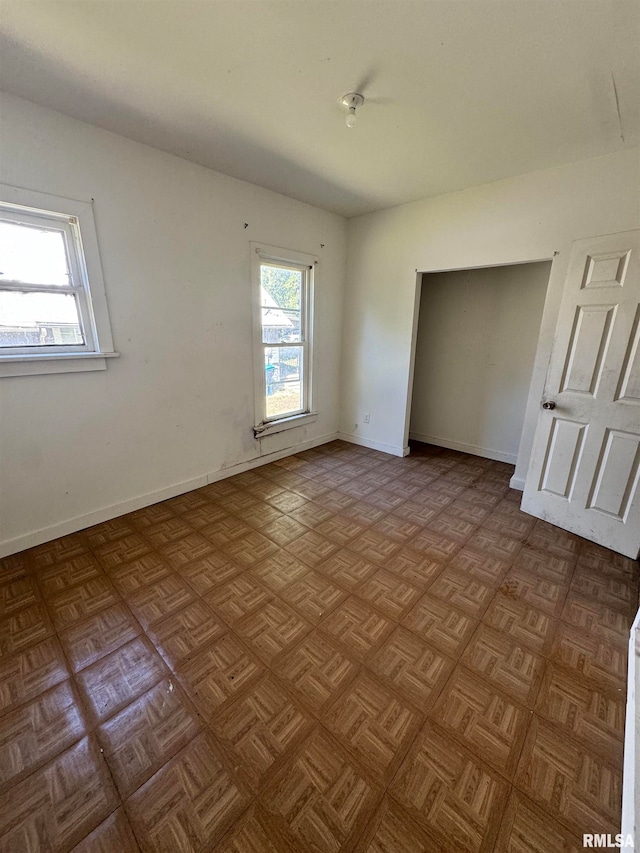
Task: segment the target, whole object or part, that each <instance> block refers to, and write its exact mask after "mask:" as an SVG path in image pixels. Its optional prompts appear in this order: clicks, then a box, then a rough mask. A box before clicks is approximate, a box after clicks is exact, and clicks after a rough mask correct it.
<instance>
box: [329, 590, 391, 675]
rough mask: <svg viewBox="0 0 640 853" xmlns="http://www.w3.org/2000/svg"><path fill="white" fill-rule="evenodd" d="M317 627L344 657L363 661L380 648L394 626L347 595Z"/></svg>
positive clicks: (366, 605)
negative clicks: (346, 655)
mask: <svg viewBox="0 0 640 853" xmlns="http://www.w3.org/2000/svg"><path fill="white" fill-rule="evenodd" d="M320 628H321V630H322V631H323V632H325V633H326V634H327V635H328V636H329V638H330V639H332V640H333V641H334V642H336V643H338V644H339V645H340V646H342V648H343V649H344V650H345V651H346V653H347V654H348V655H350V656H352V657H354V658H356V659H357V660H363V659H364V658H365V657H367V655H368V654H369V653H370V652H371V651H372V649H375V648H377V647H378V646H379V645H381V643H382V641H383V640H384V638H385V637H386V636H387V635H388V634H390V633H391V631H392V630H393V628H394V624H393V622H391V621H390V620H389V619H386V618H385V617H384V616H382V615H381V614H380V613H378V611H377V610H374V608H373V607H371V606H370V605H368V604H366V603H365V602H364V601H360V599H358V598H355V597H354V596H351V597H350V598H348V599H347V600H346V601H345V602H343V603H342V604H341V605H339V606H338V607H337V608H336V609H335V610H334V611H333V612H332V613H330V614H329V616H327V618H326V619H324V620H323V621H322V622H321V624H320Z"/></svg>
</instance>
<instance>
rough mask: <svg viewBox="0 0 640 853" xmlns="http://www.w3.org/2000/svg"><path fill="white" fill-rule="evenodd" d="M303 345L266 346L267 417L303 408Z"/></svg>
mask: <svg viewBox="0 0 640 853" xmlns="http://www.w3.org/2000/svg"><path fill="white" fill-rule="evenodd" d="M302 365H303V349H302V347H266V348H265V351H264V371H265V382H266V387H267V407H266V408H267V417H268V418H275V417H282V416H284V415H287V414H291V413H292V412H299V411H300V409H302V397H303V395H302Z"/></svg>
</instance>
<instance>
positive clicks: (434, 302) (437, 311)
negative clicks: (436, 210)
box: [409, 260, 551, 465]
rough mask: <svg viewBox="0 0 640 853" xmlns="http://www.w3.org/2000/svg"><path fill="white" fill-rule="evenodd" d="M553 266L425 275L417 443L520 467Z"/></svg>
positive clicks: (415, 388) (412, 435)
mask: <svg viewBox="0 0 640 853" xmlns="http://www.w3.org/2000/svg"><path fill="white" fill-rule="evenodd" d="M550 272H551V261H550V260H544V261H535V262H531V263H521V264H510V265H507V266H494V267H482V268H473V269H463V270H452V271H446V272H425V273H422V280H421V284H420V294H419V300H418V299H417V300H416V308H417V310H418V318H417V330H416V335H415V361H414V371H413V384H412V396H411V404H410V405H411V408H410V418H409V439H410V440H413V441H414V442H415V441H417V442H423V443H427V444H433V445H437V446H439V447H446V448H450V449H453V450H461V451H464V452H465V453H471V454H474V455H476V456H483V457H485V458H488V459H495V460H498V461H501V462H508V463H509V464H512V465H515V463H516V459H517V456H518V448H519V445H520V437H521V433H522V427H523V423H524V416H525V408H526V405H527V396H528V393H529V385H530V382H531V374H532V371H533V364H534V358H535V354H536V347H537V344H538V338H539V334H540V323H541V320H542V310H543V306H544V301H545V297H546V293H547V285H548V283H549V275H550Z"/></svg>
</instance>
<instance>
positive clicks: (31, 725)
mask: <svg viewBox="0 0 640 853" xmlns="http://www.w3.org/2000/svg"><path fill="white" fill-rule="evenodd" d="M84 733H85V725H84V720H83V718H82V714H81V711H80V703H79V702H78V700H77V697H76V695H75V692H74V690H73V687H72V686H71V682H70V681H63V682H62V683H61V684H59V685H58V686H57V687H54V688H53V689H52V690H49V691H48V692H47V693H42V694H41V695H40V696H38V697H37V699H33V700H32V701H31V702H29V703H28V704H26V705H23V706H22V707H20V708H17V709H16V710H15V711H10V712H9V713H8V714H5V716H4V717H2V726H1V728H0V792H4V793H5V794H6V791H7V787H8V785H9V783H11V784H12V785H13V784H15V783H16V782H17V781H18V780H19V779H22V778H23V777H24V776H26V775H28V773H30V772H31V771H32V770H34V769H35V768H36V767H38V766H39V765H41V764H44V763H45V762H46V761H48V760H49V759H51V758H53V757H54V756H55V755H57V754H58V753H59V752H61V751H62V750H63V749H65V748H66V747H68V746H71V744H73V743H75V742H76V741H77V740H80V738H81V737H82V736H83V735H84Z"/></svg>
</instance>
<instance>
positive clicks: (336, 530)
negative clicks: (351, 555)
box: [316, 515, 364, 545]
mask: <svg viewBox="0 0 640 853" xmlns="http://www.w3.org/2000/svg"><path fill="white" fill-rule="evenodd" d="M363 530H364V525H362V524H359V523H358V522H357V521H355V520H354V519H351V518H345V517H344V516H338V515H336V516H334V517H333V518H330V519H327V521H323V522H322V524H319V525H318V526H317V527H316V533H318V534H319V535H320V536H324V537H326V538H327V539H329V540H330V541H331V542H335V543H336V545H347V544H348V543H349V542H350V541H351V540H352V539H355V537H356V536H359V535H360V534H361V533H362V532H363Z"/></svg>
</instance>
